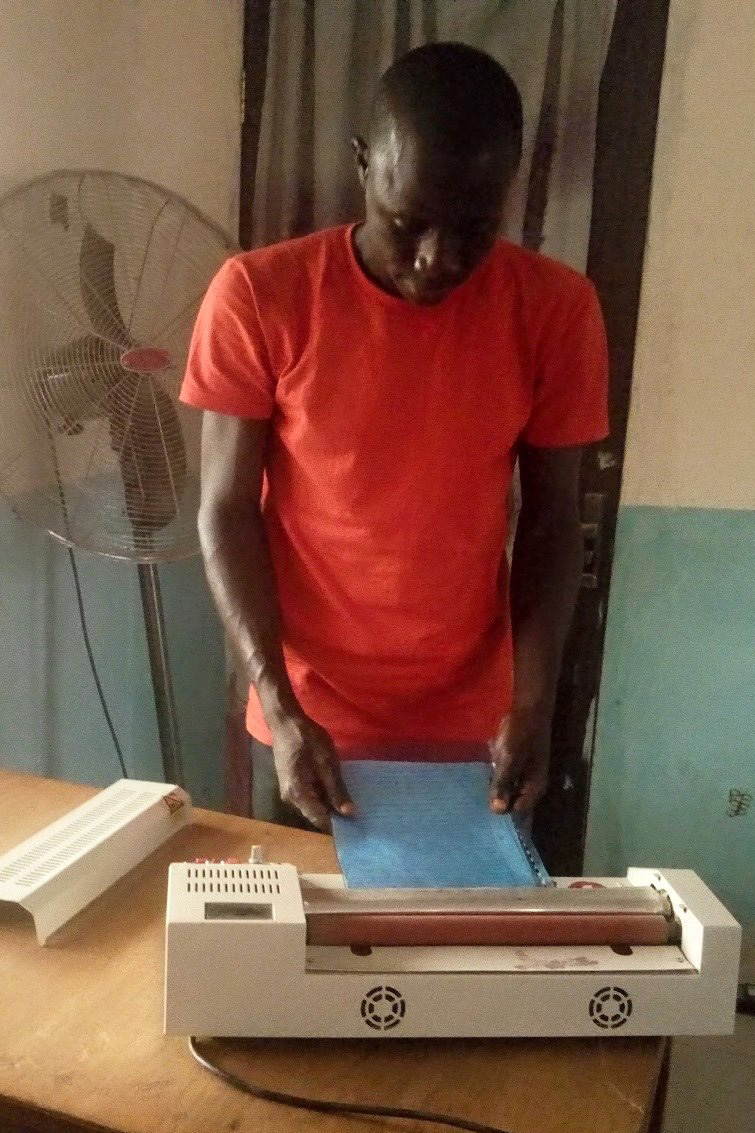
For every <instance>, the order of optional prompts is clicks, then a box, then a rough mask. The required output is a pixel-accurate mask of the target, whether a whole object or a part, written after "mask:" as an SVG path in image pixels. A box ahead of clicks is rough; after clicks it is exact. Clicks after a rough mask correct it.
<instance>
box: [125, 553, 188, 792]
mask: <svg viewBox="0 0 755 1133" xmlns="http://www.w3.org/2000/svg"><path fill="white" fill-rule="evenodd" d="M137 569H138V571H139V589H140V590H141V595H142V611H143V613H144V628H145V630H146V633H147V650H148V652H149V667H150V670H151V673H152V688H153V689H154V694H155V712H156V713H157V731H158V734H159V736H160V750H161V752H162V760H163V774H164V776H165V782H166V783H176V784H177V785H178V786H179V787H183V786H184V785H185V784H184V772H183V764H182V761H181V741H180V737H179V734H178V716H177V714H176V699H175V696H174V695H173V681H172V680H171V676H170V667H169V665H168V643H167V638H166V635H165V619H164V618H163V603H162V598H161V595H160V578H159V575H158V573H157V567H156V566H155V564H154V563H139V564H138V565H137Z"/></svg>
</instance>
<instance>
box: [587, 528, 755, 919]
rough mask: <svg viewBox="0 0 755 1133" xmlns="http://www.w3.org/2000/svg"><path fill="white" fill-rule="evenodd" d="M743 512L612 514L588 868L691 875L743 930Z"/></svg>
mask: <svg viewBox="0 0 755 1133" xmlns="http://www.w3.org/2000/svg"><path fill="white" fill-rule="evenodd" d="M731 789H736V790H742V791H746V792H749V793H750V794H751V795H753V796H755V513H753V512H749V511H734V510H726V511H724V510H707V509H696V508H695V509H692V508H691V509H686V508H685V509H678V510H677V509H671V508H655V507H624V508H622V509H621V511H620V513H619V524H618V530H617V538H616V552H615V559H614V566H613V580H612V584H611V598H610V604H609V611H608V620H607V626H606V648H605V656H604V667H603V678H602V686H601V693H600V702H599V709H598V721H597V732H596V747H595V756H594V769H593V779H592V789H591V804H590V815H589V824H588V837H587V854H586V863H585V865H586V871H587V872H590V873H598V874H601V873H606V874H611V873H615V872H623V871H624V870H625V869H626V867H627V866H628V865H638V866H641V865H651V866H676V867H683V868H689V869H694V870H696V871H697V872H698V873H699V874H700V875H701V877H703V878H704V879H705V881H706V882H707V883H708V884H709V885H710V886H711V887H712V888H713V890H714V891H715V892H716V894H717V895H718V896H719V897H720V899H721V900H722V901H724V903H725V904H727V905H728V907H729V908H730V909H731V911H732V912H733V913H734V915H735V916H737V917H738V918H739V919H741V920H743V921H745V922H755V798H754V799H753V803H752V804H751V806H750V809H749V812H748V813H747V814H745V815H742V816H741V817H738V818H730V817H727V813H726V812H727V809H728V808H729V791H730V790H731Z"/></svg>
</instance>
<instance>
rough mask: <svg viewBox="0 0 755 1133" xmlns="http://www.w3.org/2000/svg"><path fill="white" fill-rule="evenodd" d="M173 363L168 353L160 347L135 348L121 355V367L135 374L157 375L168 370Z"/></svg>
mask: <svg viewBox="0 0 755 1133" xmlns="http://www.w3.org/2000/svg"><path fill="white" fill-rule="evenodd" d="M171 361H172V359H171V356H170V354H169V353H168V351H167V350H161V349H160V348H159V347H158V346H133V347H132V348H131V349H130V350H125V351H124V352H123V354H121V366H123V369H124V370H130V371H131V372H132V373H134V374H156V373H158V372H159V371H160V370H167V369H168V367H169V366H170V365H171Z"/></svg>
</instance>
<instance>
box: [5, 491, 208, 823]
mask: <svg viewBox="0 0 755 1133" xmlns="http://www.w3.org/2000/svg"><path fill="white" fill-rule="evenodd" d="M77 562H78V566H79V575H80V578H81V585H82V590H83V594H84V604H85V609H86V614H87V622H88V625H89V635H90V638H91V641H92V648H93V651H94V655H95V659H96V661H97V666H98V669H99V672H100V679H101V681H102V685H103V688H104V691H105V696H106V699H107V702H108V707H109V708H110V712H111V715H112V717H113V722H114V725H115V728H116V732H117V734H118V738H119V740H120V743H121V747H122V749H123V753H124V758H125V761H126V765H127V768H128V770H129V774H130V775H131V776H132V777H134V778H144V779H160V778H162V769H161V761H160V749H159V744H158V737H157V724H156V720H155V709H154V699H153V696H152V686H151V681H150V676H149V661H148V657H147V649H146V641H145V635H144V623H143V620H142V615H141V603H140V599H139V586H138V580H137V574H136V570H135V568H134V567H132V566H131V565H130V564H128V563H123V562H115V561H112V560H109V559H105V558H102V557H100V556H95V555H86V554H79V555H77ZM160 580H161V588H162V593H163V605H164V612H165V622H166V632H167V637H168V648H169V654H170V660H171V669H172V672H173V682H174V688H175V694H176V703H177V710H178V717H179V727H180V731H181V740H182V745H183V755H184V765H185V771H186V778H187V786H188V789H189V791H190V793H191V795H192V798H193V799H194V801H195V802H196V803H197V804H199V805H203V806H209V807H220V806H221V805H222V784H223V773H222V752H223V715H224V700H223V683H224V682H223V670H224V661H223V642H222V636H221V633H220V630H219V626H218V623H217V620H216V618H215V614H214V611H213V608H212V605H211V602H210V597H209V594H208V592H207V588H206V585H205V581H204V576H203V572H202V568H201V564H200V561H199V559H197V558H195V559H192V560H189V561H186V562H182V563H173V564H170V565H167V566H164V567H161V568H160ZM0 642H1V643H2V644H1V647H0V766H2V767H4V768H14V769H18V770H26V771H33V772H35V773H37V774H41V775H49V776H52V777H54V778H64V779H70V780H73V781H75V782H80V783H90V784H92V785H93V786H105V785H107V784H108V783H111V782H113V781H114V780H115V779H117V778H119V777H120V774H121V772H120V768H119V766H118V762H117V758H116V755H115V751H114V749H113V746H112V741H111V738H110V733H109V732H108V729H107V725H106V723H105V720H104V717H103V714H102V709H101V707H100V703H99V700H98V698H97V693H96V689H95V686H94V682H93V680H92V676H91V672H90V669H89V662H88V660H87V656H86V651H85V648H84V641H83V638H82V634H81V627H80V624H79V617H78V610H77V606H76V595H75V590H74V586H73V579H72V575H71V568H70V563H69V559H68V553H67V551H66V549H65V548H64V547H63V546H61V545H60V544H58V543H56V542H55V541H54V540H52V539H51V538H50V537H49V536H48V535H46V534H45V533H44V532H42V531H37V530H35V529H34V528H32V527H29V526H27V525H26V524H24V523H21V522H20V521H19V520H17V519H16V518H15V516H14V515H13V514H12V512H11V511H10V510H9V509H8V508H7V507H6V506H5V505H4V504H2V503H0Z"/></svg>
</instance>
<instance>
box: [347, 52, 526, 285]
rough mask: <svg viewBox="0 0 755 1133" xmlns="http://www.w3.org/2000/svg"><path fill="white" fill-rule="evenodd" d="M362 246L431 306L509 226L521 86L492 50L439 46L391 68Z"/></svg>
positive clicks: (367, 156)
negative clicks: (506, 212)
mask: <svg viewBox="0 0 755 1133" xmlns="http://www.w3.org/2000/svg"><path fill="white" fill-rule="evenodd" d="M352 144H353V147H354V152H355V154H356V159H357V167H358V171H359V177H360V180H361V182H362V185H363V186H364V189H365V198H366V221H365V224H364V226H363V227H362V229H361V230H360V232H359V235H358V246H359V248H360V250H361V252H362V257H363V259H364V260H365V263H366V266H367V267H368V269H369V270H370V271H371V273H372V274H373V275H374V276H375V278H376V280H377V282H378V283H379V284H380V285H381V286H382V287H385V288H386V289H387V290H389V291H392V292H394V293H396V294H398V295H401V296H402V297H403V298H405V299H408V300H410V301H411V302H413V303H422V304H431V303H437V302H439V301H440V300H441V299H443V298H445V296H446V295H447V294H448V292H449V291H451V290H452V289H453V288H454V287H457V286H458V285H459V284H460V283H463V282H464V280H465V279H466V278H467V277H468V276H469V275H471V273H472V272H473V271H474V269H475V268H476V267H477V266H478V264H480V263H481V262H482V260H483V259H484V258H485V256H486V255H487V254H488V252H489V251H490V249H491V248H492V246H493V243H494V241H495V238H496V235H497V232H498V229H499V227H500V224H501V218H502V214H503V208H504V204H505V200H506V192H507V190H508V188H509V185H510V184H511V181H512V178H513V176H514V174H515V172H516V169H517V166H518V164H519V159H520V157H521V151H522V103H521V98H520V96H519V92H518V90H517V88H516V86H515V84H514V82H513V81H512V79H511V78H510V77H509V76H508V74H507V73H506V71H504V69H503V67H501V66H500V65H499V64H498V63H496V61H495V60H494V59H492V58H491V57H490V56H489V55H485V54H484V53H483V52H481V51H477V50H475V49H474V48H472V47H467V46H465V45H464V44H460V43H433V44H427V45H426V46H424V47H419V48H417V49H416V50H414V51H410V52H409V54H408V55H404V56H403V57H402V58H401V59H399V60H398V61H397V62H396V63H394V64H393V66H392V67H390V68H389V70H388V71H386V73H385V74H384V75H383V77H382V79H381V80H380V84H379V86H378V90H377V94H376V97H375V101H374V104H373V110H372V119H371V123H370V133H369V137H368V140H367V142H365V141H364V140H363V139H362V138H354V139H353V142H352Z"/></svg>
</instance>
